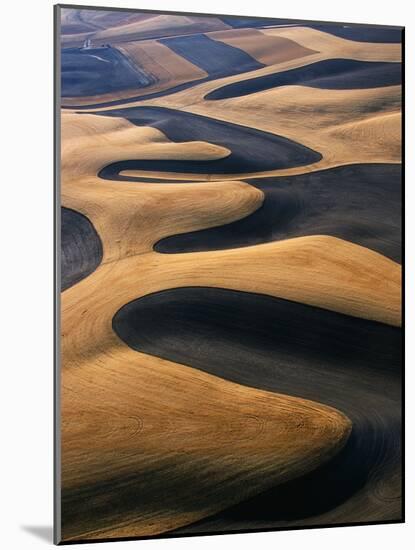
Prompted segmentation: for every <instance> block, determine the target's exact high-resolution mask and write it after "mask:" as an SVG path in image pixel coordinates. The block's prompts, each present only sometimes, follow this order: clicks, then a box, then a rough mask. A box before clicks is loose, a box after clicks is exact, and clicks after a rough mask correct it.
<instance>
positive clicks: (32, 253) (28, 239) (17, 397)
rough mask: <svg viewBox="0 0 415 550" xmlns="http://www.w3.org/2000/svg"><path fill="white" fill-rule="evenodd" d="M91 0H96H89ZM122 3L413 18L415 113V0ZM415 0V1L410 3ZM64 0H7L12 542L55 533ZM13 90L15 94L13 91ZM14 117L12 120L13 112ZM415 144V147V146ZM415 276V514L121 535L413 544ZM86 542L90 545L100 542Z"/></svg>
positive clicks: (5, 170) (3, 271)
mask: <svg viewBox="0 0 415 550" xmlns="http://www.w3.org/2000/svg"><path fill="white" fill-rule="evenodd" d="M78 3H80V4H86V5H88V4H89V2H82V0H79V2H78ZM91 3H92V4H94V3H95V4H96V5H104V6H111V5H112V6H117V7H132V8H151V9H159V10H164V9H166V10H181V11H196V12H197V11H200V12H204V11H205V12H211V13H212V12H217V13H226V14H237V15H251V16H253V15H256V16H271V17H281V18H300V19H315V20H328V21H330V20H331V21H350V22H357V23H378V24H392V25H406V37H407V48H406V49H407V52H408V59H407V62H406V69H407V91H406V97H407V103H408V105H407V125H408V123H409V124H411V123H412V130H413V119H414V117H413V115H414V99H413V98H414V63H413V55H414V51H415V44H414V42H415V40H414V33H415V18H414V17H413V15H412V22H411V16H410V8H409V6H410V5H411V3H410V2H408V1H406V2H405V1H404V0H393V1H391V0H387V1H384V0H377V1H376V2H375V1H371V2H370V1H367V0H366V1H364V0H343V1H341V2H328V1H327V0H325V1H324V0H311V1H310V0H308V1H307V0H303V1H300V0H292V1H291V0H288V1H285V2H267V1H266V0H254V1H250V2H246V1H245V2H241V1H238V0H210V1H209V2H207V0H206V1H202V0H193V1H190V0H174V1H173V0H170V1H167V0H164V1H161V0H142V1H141V2H139V1H138V0H112V1H105V0H101V1H99V0H96V1H95V2H94V1H93V0H91ZM405 4H406V5H405ZM52 5H53V2H52V0H37V1H36V0H35V1H33V0H27V1H26V0H24V1H23V0H14V1H13V0H8V2H4V3H3V4H2V7H1V31H2V32H1V39H2V50H1V53H2V55H1V65H0V71H1V72H0V74H1V87H0V89H1V93H2V100H1V104H0V105H1V118H0V131H1V138H2V139H1V144H2V145H1V156H2V159H3V160H2V170H1V173H0V200H1V203H0V208H1V210H0V239H1V247H0V251H1V256H0V257H1V263H0V266H1V267H0V282H1V284H0V291H1V296H2V299H1V310H0V313H1V315H0V325H1V332H0V334H1V340H0V342H1V346H2V349H1V350H0V369H1V370H0V372H1V382H2V384H1V393H2V399H1V407H2V411H1V421H2V428H1V439H0V442H1V454H0V460H1V467H0V472H1V476H2V479H1V485H0V507H1V510H0V546H1V547H3V548H5V549H7V550H13V549H19V550H26V549H27V548H29V549H30V548H38V547H45V546H47V545H48V544H49V545H50V544H51V526H52V471H53V468H52V344H53V317H52V240H53V226H52V206H53V195H52V190H53V184H52V178H53V174H52V145H53V143H52V123H53V101H52V100H53V96H52V82H53V77H52V73H53V65H52V50H53V48H52V28H53V19H52V11H53V10H52ZM3 95H4V97H3ZM5 118H6V124H5V125H4V120H5ZM410 137H412V136H409V137H408V139H407V147H406V148H407V151H408V158H407V171H406V174H407V176H406V186H407V191H406V195H407V212H408V216H407V217H408V227H407V243H406V251H407V281H408V283H409V282H410V280H411V279H412V280H414V270H413V268H414V258H415V256H414V242H413V237H414V223H413V219H414V217H415V211H414V210H413V208H414V205H413V198H414V193H415V182H414V178H413V175H414V164H413V162H412V156H413V148H414V142H413V139H410ZM411 153H412V154H411ZM411 287H412V285H410V284H408V285H407V342H408V350H407V351H408V353H407V364H406V373H407V375H406V381H407V406H406V409H407V413H406V419H407V426H408V427H409V429H408V430H407V459H406V462H407V472H406V482H407V524H406V525H391V526H387V525H386V526H374V527H354V528H341V529H340V528H337V529H317V530H311V531H292V532H278V533H261V534H253V535H252V534H250V535H232V536H230V535H224V536H215V537H206V538H202V537H201V538H189V539H170V540H152V541H133V542H123V543H112V546H105V547H104V548H107V547H108V548H120V549H121V548H126V549H127V548H142V549H144V550H145V549H150V548H151V549H153V550H178V549H186V550H187V549H190V548H192V549H193V548H195V549H204V548H210V547H211V546H213V545H214V546H215V547H216V548H219V549H221V548H230V549H232V548H238V549H241V548H242V549H244V548H250V547H251V546H252V545H254V546H256V547H261V548H264V549H268V548H275V546H276V545H278V546H279V547H280V548H284V547H287V546H289V547H290V548H293V549H296V548H304V547H307V549H309V550H313V549H317V548H318V549H319V550H325V549H329V548H330V549H332V548H334V547H335V548H336V549H339V550H342V549H346V548H347V549H348V550H350V549H351V548H356V549H359V550H360V549H363V548H365V547H366V546H368V547H373V548H376V549H377V550H382V549H388V550H390V549H391V548H397V547H399V548H403V549H406V548H410V547H413V546H412V544H413V543H412V544H410V542H409V541H410V539H411V538H412V539H414V540H415V508H414V503H415V498H414V497H415V475H414V474H415V456H414V455H415V447H414V437H413V436H412V435H411V433H412V434H413V433H414V432H415V421H414V408H415V407H414V404H413V403H414V399H411V398H412V397H413V392H414V390H415V388H414V384H413V381H414V374H413V367H414V365H413V364H412V359H413V357H414V355H413V346H412V342H413V340H414V336H415V335H414V331H413V327H414V325H413V319H414V313H413V311H414V293H413V287H412V288H411ZM99 547H102V545H101V546H97V545H83V547H82V548H85V550H86V549H87V548H95V549H96V548H99Z"/></svg>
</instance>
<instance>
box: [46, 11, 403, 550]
mask: <svg viewBox="0 0 415 550" xmlns="http://www.w3.org/2000/svg"><path fill="white" fill-rule="evenodd" d="M56 9H57V14H58V17H59V41H60V46H59V52H60V67H61V70H60V90H61V97H60V98H59V100H60V128H61V136H60V137H61V139H60V151H59V154H60V159H61V162H60V174H59V178H58V179H59V182H60V185H59V192H60V205H59V206H60V208H61V213H60V216H59V217H58V219H59V227H58V228H57V229H58V232H59V236H60V238H59V244H60V264H61V265H60V268H61V280H60V289H59V290H60V291H61V292H60V304H59V305H60V312H61V318H60V331H61V332H60V342H59V347H58V349H59V351H60V361H59V363H60V367H59V384H60V388H59V394H60V399H59V403H58V407H57V414H58V418H57V425H58V436H59V437H58V441H59V442H60V446H59V448H58V449H57V450H58V453H57V456H58V457H59V458H58V459H59V463H58V464H57V469H58V471H59V472H60V486H59V487H58V488H57V496H58V500H59V504H60V506H59V517H58V520H57V524H56V526H55V527H56V529H55V540H56V542H62V543H66V542H68V543H69V542H83V541H87V542H91V541H103V540H109V539H113V538H131V537H133V538H140V537H157V536H183V535H190V534H208V533H223V532H226V533H230V532H241V531H257V530H277V529H284V528H302V527H304V528H305V527H310V526H332V525H355V524H366V523H374V522H375V523H376V522H381V523H382V522H400V521H402V518H403V501H402V453H401V448H402V362H403V349H402V342H403V339H402V326H401V325H402V319H401V309H402V308H401V297H402V268H401V263H402V261H403V254H402V252H403V251H402V166H401V161H402V153H401V145H402V144H401V128H402V126H401V124H402V117H401V109H402V34H403V29H402V28H398V27H388V26H370V25H345V24H335V23H321V22H312V21H310V22H305V21H295V20H284V19H270V18H268V19H267V18H255V17H252V18H251V17H233V16H213V15H209V16H204V15H187V14H173V13H168V12H166V13H156V12H154V13H153V12H140V11H134V10H131V11H129V10H121V11H118V10H110V9H109V8H108V9H101V8H82V7H79V8H77V7H65V6H61V7H58V8H56Z"/></svg>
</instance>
